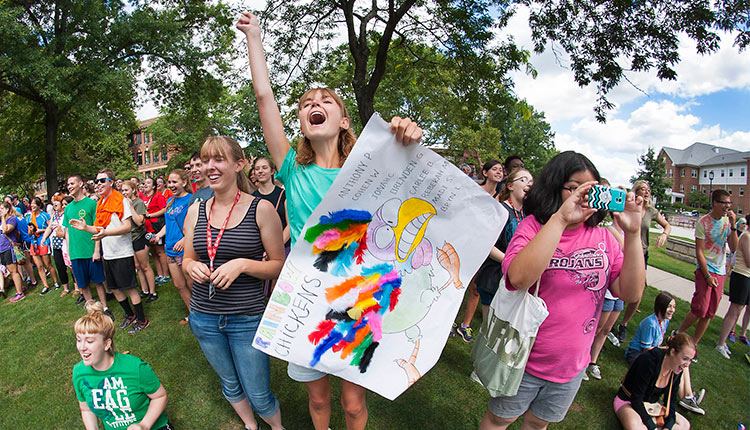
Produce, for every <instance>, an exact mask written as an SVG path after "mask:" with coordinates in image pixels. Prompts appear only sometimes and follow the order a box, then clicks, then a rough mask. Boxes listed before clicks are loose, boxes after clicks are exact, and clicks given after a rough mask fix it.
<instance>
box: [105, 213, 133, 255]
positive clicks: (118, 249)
mask: <svg viewBox="0 0 750 430" xmlns="http://www.w3.org/2000/svg"><path fill="white" fill-rule="evenodd" d="M132 216H133V210H132V208H131V206H130V201H129V200H128V199H123V205H122V219H120V218H119V217H118V216H117V214H112V220H111V221H110V222H109V225H108V226H107V228H106V229H105V230H110V231H111V230H114V229H116V228H118V227H120V226H122V224H123V223H124V222H127V223H128V226H130V218H131V217H132ZM134 254H135V253H134V252H133V242H132V241H131V240H130V231H127V232H126V233H125V234H120V235H117V236H106V237H104V238H103V239H102V258H104V259H105V260H116V259H118V258H125V257H132V256H133V255H134Z"/></svg>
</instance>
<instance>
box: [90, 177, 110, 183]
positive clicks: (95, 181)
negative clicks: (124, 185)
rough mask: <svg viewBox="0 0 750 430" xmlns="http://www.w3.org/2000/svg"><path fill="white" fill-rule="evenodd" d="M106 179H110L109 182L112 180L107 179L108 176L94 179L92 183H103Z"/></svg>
mask: <svg viewBox="0 0 750 430" xmlns="http://www.w3.org/2000/svg"><path fill="white" fill-rule="evenodd" d="M107 181H110V182H111V181H112V180H111V179H109V178H99V179H94V183H95V184H103V183H105V182H107Z"/></svg>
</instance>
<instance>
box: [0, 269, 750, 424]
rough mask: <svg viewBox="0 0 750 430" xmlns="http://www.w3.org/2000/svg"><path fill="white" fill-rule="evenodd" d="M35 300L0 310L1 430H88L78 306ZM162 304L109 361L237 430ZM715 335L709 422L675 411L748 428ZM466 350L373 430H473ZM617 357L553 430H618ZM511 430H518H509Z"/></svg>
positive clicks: (301, 417)
mask: <svg viewBox="0 0 750 430" xmlns="http://www.w3.org/2000/svg"><path fill="white" fill-rule="evenodd" d="M38 292H39V289H38V288H37V289H35V290H33V291H31V292H30V293H29V295H28V297H27V298H26V299H25V300H23V301H21V302H19V303H15V304H13V303H9V302H8V300H7V299H4V300H2V301H1V302H0V315H2V317H0V351H2V358H3V366H2V370H0V429H3V430H6V429H7V430H25V429H74V428H83V425H82V422H81V417H80V414H79V410H78V403H77V400H76V398H75V394H74V392H73V388H72V384H71V372H72V369H73V365H74V364H75V363H76V362H78V361H79V360H80V357H79V355H78V353H77V351H76V349H75V340H74V334H73V329H72V325H73V322H74V321H75V320H76V319H77V318H78V317H80V316H81V314H82V312H83V311H82V309H81V308H80V307H76V306H73V299H72V298H71V297H64V298H60V297H57V296H58V294H56V293H55V292H54V291H53V292H52V293H50V294H48V295H47V296H44V297H41V296H39V295H38ZM159 292H160V299H159V300H158V301H156V302H154V303H150V304H148V305H146V315H147V316H148V317H149V319H150V320H151V327H149V328H148V329H146V330H145V331H144V332H142V333H141V334H139V335H135V336H131V335H128V334H126V333H124V332H123V331H120V330H118V332H117V334H116V336H115V345H116V349H117V350H118V351H121V352H122V351H126V350H127V351H130V352H131V353H132V354H135V355H137V356H138V357H141V358H143V359H144V360H146V361H148V362H149V363H150V364H151V365H152V366H153V368H154V370H155V371H156V374H157V375H158V376H159V377H160V379H161V381H162V383H163V384H164V386H165V387H166V389H167V392H168V394H169V404H168V406H167V414H168V416H169V419H170V421H171V422H172V423H173V424H174V425H175V426H176V428H177V429H201V430H202V429H237V430H239V429H242V428H243V427H242V425H241V422H240V420H239V419H238V418H237V417H236V415H235V414H234V412H233V410H232V409H231V407H230V405H229V404H228V403H227V402H226V401H225V400H224V399H223V397H222V395H221V389H220V385H219V381H218V379H217V377H216V375H215V373H214V372H213V370H212V369H211V367H210V366H209V365H208V363H207V362H206V359H205V358H204V356H203V354H202V352H201V350H200V348H199V346H198V343H197V342H196V340H195V338H194V337H193V336H192V334H191V333H190V330H189V329H188V327H187V326H180V325H178V324H177V322H178V321H179V320H180V318H182V317H184V316H185V310H184V308H183V305H182V302H181V301H180V298H179V295H178V294H177V292H176V290H175V289H174V288H173V287H172V285H171V283H170V284H166V285H164V286H161V287H160V289H159ZM656 293H657V291H656V290H655V289H653V288H650V287H649V288H648V289H647V291H646V292H645V296H644V299H643V306H641V308H642V310H643V312H642V313H639V314H636V316H635V318H634V321H632V322H631V324H630V330H629V335H630V336H632V334H633V332H634V331H635V327H636V326H637V324H638V322H639V321H640V320H641V319H642V318H644V317H646V316H648V315H649V313H650V312H649V309H650V308H651V303H653V299H654V296H655V295H656ZM110 305H111V308H112V311H113V312H114V313H115V315H116V317H117V321H118V322H119V321H120V319H121V318H122V310H121V309H120V308H119V306H118V305H117V303H116V302H114V301H112V302H110ZM687 309H688V305H687V303H685V302H682V301H679V302H678V305H677V312H676V314H675V321H676V322H675V323H673V324H672V327H671V328H674V327H675V326H676V325H677V322H679V321H681V320H682V318H683V317H684V316H685V312H686V311H687ZM571 311H575V310H571ZM479 314H480V313H479V312H477V316H479ZM479 325H480V322H479V319H475V321H474V324H473V326H474V327H475V328H478V327H479ZM720 326H721V319H720V318H716V319H714V321H713V322H712V323H711V325H710V327H709V330H708V333H707V334H706V336H705V339H704V341H703V342H702V343H701V345H700V347H699V351H700V362H699V363H698V364H695V365H693V366H691V370H692V372H693V386H694V387H697V388H701V387H705V388H706V389H707V390H708V394H707V395H706V399H705V400H704V403H703V406H704V407H705V409H706V410H707V411H708V413H707V415H706V416H697V415H695V414H690V413H687V412H685V411H681V413H683V414H687V416H688V418H689V419H690V420H691V422H692V424H693V428H696V429H732V428H737V424H738V423H740V422H742V423H745V424H746V425H747V424H748V423H750V408H748V407H747V401H748V399H749V398H750V366H748V363H747V362H746V361H745V360H744V358H743V357H742V355H743V354H744V353H745V352H747V351H748V348H746V347H745V346H743V345H741V344H739V343H737V344H729V346H730V348H731V349H732V350H733V351H734V358H733V359H732V360H726V359H724V358H722V357H721V356H720V355H719V354H718V353H717V352H716V351H715V350H714V349H713V346H714V344H715V341H716V337H717V336H718V331H719V329H720ZM470 348H471V345H470V344H467V343H464V342H463V341H462V340H461V339H460V338H458V337H454V338H450V339H448V343H447V346H446V348H445V350H444V352H443V354H442V357H441V358H440V360H439V362H438V363H437V364H436V366H435V367H434V368H433V369H432V370H431V371H430V372H429V373H427V375H425V376H424V377H423V378H422V379H421V380H420V381H418V382H417V383H416V384H415V385H414V386H413V387H411V389H409V390H408V391H407V392H406V393H404V394H403V395H402V396H401V397H399V398H398V399H396V400H395V401H393V402H391V401H388V400H386V399H384V398H382V397H380V396H378V395H376V394H372V393H370V394H368V406H369V415H370V419H369V424H368V429H377V430H389V429H424V430H431V429H442V428H450V429H476V428H478V426H479V421H480V420H481V418H482V416H483V414H484V413H485V411H486V408H487V399H488V396H487V393H486V391H485V390H484V389H483V388H482V387H481V386H479V385H478V384H476V383H474V382H472V381H471V380H470V379H469V374H470V373H471V370H472V363H471V358H470ZM623 354H624V347H621V348H615V347H613V346H612V345H611V344H609V343H607V344H606V346H605V347H604V350H603V351H602V354H601V356H600V359H599V364H600V365H601V369H602V373H603V375H604V379H602V380H601V381H597V380H593V379H592V380H591V381H589V382H584V383H583V386H582V388H581V390H580V392H579V393H578V396H577V398H576V400H575V402H574V403H573V406H572V407H571V409H570V412H569V413H568V416H567V417H566V419H565V421H563V422H562V423H560V424H555V425H551V426H550V428H553V429H619V428H621V427H620V426H619V424H618V422H617V419H616V417H615V415H614V412H613V411H612V399H613V397H614V395H615V392H616V390H617V388H618V386H619V385H620V382H621V381H622V378H623V376H624V375H625V372H626V370H627V367H626V362H625V358H624V356H623ZM271 363H272V367H271V371H272V376H271V381H272V388H273V391H274V393H275V394H276V395H277V396H278V398H279V401H280V402H281V408H282V409H281V410H282V417H283V421H284V424H285V426H286V428H287V429H289V430H300V429H311V428H312V424H311V422H310V418H309V413H308V410H307V395H306V391H305V388H304V386H303V385H301V384H298V383H296V382H294V381H292V380H290V379H289V378H288V377H287V375H286V363H284V362H282V361H279V360H276V359H272V361H271ZM399 376H401V375H399ZM383 377H384V378H387V377H389V375H383ZM334 379H335V378H334ZM333 387H334V388H333V393H334V394H333V419H332V422H331V428H332V429H335V430H342V429H344V428H345V424H344V419H343V414H342V411H341V408H340V407H339V406H338V405H339V392H340V389H339V387H340V384H339V383H338V382H337V381H335V380H334V382H333ZM518 426H519V425H518V423H516V424H514V426H512V427H511V428H513V429H517V428H518ZM262 428H264V429H267V428H268V427H267V426H265V425H263V426H262Z"/></svg>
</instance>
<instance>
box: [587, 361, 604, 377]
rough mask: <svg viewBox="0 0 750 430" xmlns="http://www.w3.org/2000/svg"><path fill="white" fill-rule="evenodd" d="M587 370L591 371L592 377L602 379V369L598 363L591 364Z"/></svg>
mask: <svg viewBox="0 0 750 430" xmlns="http://www.w3.org/2000/svg"><path fill="white" fill-rule="evenodd" d="M586 371H587V372H588V373H590V374H591V377H593V378H594V379H602V369H600V368H599V365H598V364H594V363H591V364H589V367H588V368H587V369H586Z"/></svg>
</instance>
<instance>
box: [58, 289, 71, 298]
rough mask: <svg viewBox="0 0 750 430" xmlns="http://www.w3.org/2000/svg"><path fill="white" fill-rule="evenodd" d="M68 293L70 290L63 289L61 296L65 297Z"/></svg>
mask: <svg viewBox="0 0 750 430" xmlns="http://www.w3.org/2000/svg"><path fill="white" fill-rule="evenodd" d="M68 294H70V290H63V292H62V293H60V297H65V296H67V295H68Z"/></svg>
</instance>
